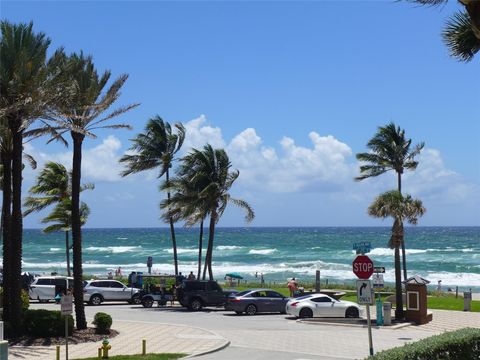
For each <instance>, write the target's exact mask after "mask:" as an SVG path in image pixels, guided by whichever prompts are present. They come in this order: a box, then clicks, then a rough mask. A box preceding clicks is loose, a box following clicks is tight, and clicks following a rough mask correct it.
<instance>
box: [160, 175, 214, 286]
mask: <svg viewBox="0 0 480 360" xmlns="http://www.w3.org/2000/svg"><path fill="white" fill-rule="evenodd" d="M204 186H205V185H204V184H201V183H200V182H195V181H190V179H188V178H187V177H185V176H184V177H178V176H177V177H175V178H173V179H170V182H169V183H168V184H167V183H166V182H165V183H163V184H162V186H161V190H163V191H168V192H172V196H171V199H170V201H162V202H161V203H160V208H161V209H162V210H166V211H165V212H164V213H163V215H162V218H163V219H164V220H167V221H168V220H169V219H170V218H172V219H173V221H174V222H177V221H180V220H183V221H185V225H186V226H193V225H196V224H200V232H199V238H198V270H197V279H200V277H201V273H202V250H203V224H204V221H205V218H206V217H207V216H208V207H207V206H206V205H207V204H206V203H205V201H204V200H205V199H204V198H202V197H201V196H200V192H201V191H202V189H203V187H204Z"/></svg>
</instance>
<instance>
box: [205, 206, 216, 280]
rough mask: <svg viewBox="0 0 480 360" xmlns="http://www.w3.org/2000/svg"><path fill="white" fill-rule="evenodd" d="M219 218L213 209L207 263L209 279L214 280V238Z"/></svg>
mask: <svg viewBox="0 0 480 360" xmlns="http://www.w3.org/2000/svg"><path fill="white" fill-rule="evenodd" d="M216 219H217V214H216V212H215V211H213V213H212V216H211V217H210V226H209V231H208V249H207V258H208V259H206V260H205V261H206V265H207V266H208V279H209V280H213V271H212V259H213V240H214V237H215V223H216Z"/></svg>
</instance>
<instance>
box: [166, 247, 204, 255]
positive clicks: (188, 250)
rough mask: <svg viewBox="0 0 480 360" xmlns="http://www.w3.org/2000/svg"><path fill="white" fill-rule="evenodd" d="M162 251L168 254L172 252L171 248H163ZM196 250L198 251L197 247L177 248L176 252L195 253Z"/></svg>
mask: <svg viewBox="0 0 480 360" xmlns="http://www.w3.org/2000/svg"><path fill="white" fill-rule="evenodd" d="M163 251H164V252H167V253H169V254H173V249H164V250H163ZM196 252H198V249H182V248H177V254H187V253H196Z"/></svg>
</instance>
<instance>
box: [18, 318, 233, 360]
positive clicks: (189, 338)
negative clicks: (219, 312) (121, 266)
mask: <svg viewBox="0 0 480 360" xmlns="http://www.w3.org/2000/svg"><path fill="white" fill-rule="evenodd" d="M112 328H114V329H115V330H117V331H118V332H119V334H118V335H117V336H116V337H114V338H113V339H111V340H110V345H112V349H111V350H110V353H109V355H110V356H114V355H130V354H140V353H141V351H142V339H146V340H147V353H185V354H189V355H200V354H205V353H209V352H212V351H216V350H219V349H222V348H224V347H226V346H227V345H228V344H229V342H228V340H227V339H225V338H223V337H222V336H220V335H217V334H215V333H213V332H211V331H208V330H204V329H200V328H195V327H190V326H184V325H171V324H160V323H153V322H133V321H114V323H113V326H112ZM99 346H100V342H97V343H94V342H88V343H83V344H76V345H70V344H69V346H68V355H69V358H70V359H78V358H85V357H96V356H97V349H98V347H99ZM55 349H56V347H55V346H11V347H10V348H9V360H11V359H13V360H34V359H35V360H53V359H55ZM60 351H61V353H60V356H61V358H65V346H64V345H62V346H61V350H60Z"/></svg>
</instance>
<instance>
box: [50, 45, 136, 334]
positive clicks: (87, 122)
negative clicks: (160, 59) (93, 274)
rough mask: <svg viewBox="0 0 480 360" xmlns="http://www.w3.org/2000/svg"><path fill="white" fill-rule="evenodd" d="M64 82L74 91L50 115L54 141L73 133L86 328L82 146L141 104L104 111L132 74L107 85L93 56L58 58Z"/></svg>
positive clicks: (78, 266)
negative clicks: (99, 131)
mask: <svg viewBox="0 0 480 360" xmlns="http://www.w3.org/2000/svg"><path fill="white" fill-rule="evenodd" d="M57 66H58V67H59V68H60V69H61V71H60V73H62V74H63V79H64V81H66V82H68V83H71V84H74V90H72V93H71V94H69V95H68V97H67V98H66V99H65V101H64V102H63V103H62V104H59V105H58V106H57V107H56V109H55V112H54V113H53V114H50V115H49V117H48V120H49V121H50V124H51V125H50V130H51V133H52V138H51V139H50V141H53V140H58V141H61V142H62V143H64V144H65V145H67V144H68V143H67V141H66V140H65V139H64V137H63V136H64V135H65V134H66V133H70V136H71V137H72V140H73V161H72V226H71V228H72V242H73V277H74V280H73V284H74V286H73V287H74V289H73V296H74V299H75V315H76V324H77V329H86V327H87V322H86V320H85V308H84V304H83V279H82V276H83V271H82V235H81V213H80V191H81V185H80V182H81V164H82V145H83V141H84V139H85V136H88V137H90V138H93V139H95V138H96V135H95V134H94V133H93V132H94V131H95V130H98V129H119V128H128V129H129V128H130V126H129V125H126V124H115V125H106V124H105V123H106V122H107V121H108V120H111V119H112V118H115V117H117V116H119V115H121V114H123V113H125V112H127V111H129V110H131V109H133V108H134V107H136V106H138V104H132V105H128V106H125V107H120V108H118V109H116V110H113V111H111V112H110V113H108V114H106V115H104V113H105V112H106V111H107V110H108V109H109V108H110V107H111V106H112V105H113V104H114V103H115V102H116V101H117V100H118V98H119V97H120V90H121V88H122V87H123V85H124V84H125V82H126V81H127V78H128V75H126V74H124V75H121V76H120V77H119V78H118V79H116V80H115V81H114V82H113V83H112V84H111V85H110V87H108V88H106V86H107V83H108V81H109V80H110V76H111V73H110V71H105V72H104V73H103V74H101V75H99V74H98V72H97V70H96V69H95V66H94V64H93V61H92V57H91V56H84V55H83V53H80V54H72V55H70V56H68V57H67V56H64V57H63V59H62V61H58V63H57Z"/></svg>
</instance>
